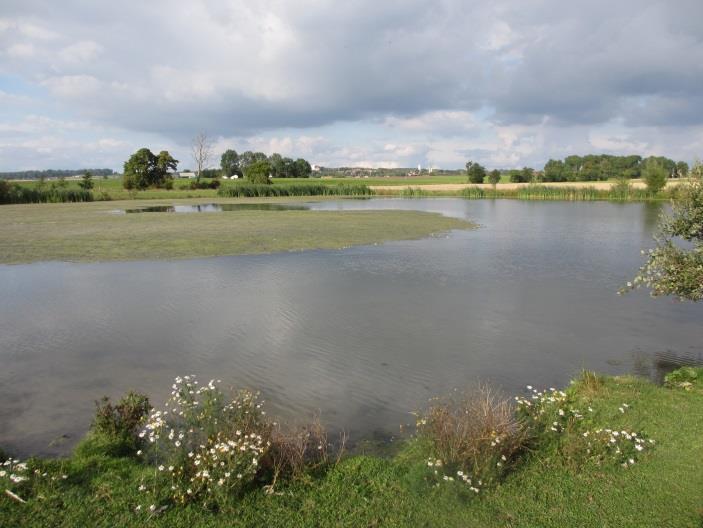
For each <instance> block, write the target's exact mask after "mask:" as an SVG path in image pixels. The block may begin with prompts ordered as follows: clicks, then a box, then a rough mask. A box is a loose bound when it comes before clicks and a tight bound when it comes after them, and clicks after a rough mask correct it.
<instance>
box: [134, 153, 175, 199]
mask: <svg viewBox="0 0 703 528" xmlns="http://www.w3.org/2000/svg"><path fill="white" fill-rule="evenodd" d="M177 166H178V160H176V159H174V158H173V157H172V156H171V155H170V154H169V153H168V151H165V150H162V151H161V152H159V155H158V156H155V155H154V154H153V153H152V152H151V151H150V150H149V149H148V148H141V149H139V150H138V151H137V152H135V153H134V154H132V155H131V156H130V158H129V159H128V160H127V161H125V163H124V176H123V180H122V183H123V185H124V188H125V189H129V190H132V189H138V190H141V189H146V188H148V187H161V186H163V185H165V184H166V180H168V179H170V178H171V176H170V174H169V171H175V170H176V167H177Z"/></svg>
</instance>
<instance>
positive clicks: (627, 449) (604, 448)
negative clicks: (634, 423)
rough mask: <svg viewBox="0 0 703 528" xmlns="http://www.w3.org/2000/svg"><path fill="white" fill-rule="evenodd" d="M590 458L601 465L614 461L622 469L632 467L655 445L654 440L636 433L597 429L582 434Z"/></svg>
mask: <svg viewBox="0 0 703 528" xmlns="http://www.w3.org/2000/svg"><path fill="white" fill-rule="evenodd" d="M582 437H583V441H584V442H585V443H586V448H585V449H586V453H587V454H588V456H589V457H590V458H591V459H593V460H595V461H596V462H597V463H600V462H602V461H605V460H612V461H614V462H617V463H619V464H620V465H622V467H629V466H632V465H633V464H634V463H635V462H636V461H637V459H638V458H639V455H640V453H641V452H642V451H644V450H645V449H647V448H649V447H651V446H652V445H654V443H655V442H654V440H653V439H651V438H649V439H648V438H645V437H644V435H643V434H642V433H636V432H634V431H624V430H623V431H615V430H612V429H596V430H595V431H585V432H584V433H583V434H582Z"/></svg>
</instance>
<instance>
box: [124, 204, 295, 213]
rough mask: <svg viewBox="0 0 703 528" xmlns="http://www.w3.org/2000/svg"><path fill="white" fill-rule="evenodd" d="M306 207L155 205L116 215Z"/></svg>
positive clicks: (277, 209)
mask: <svg viewBox="0 0 703 528" xmlns="http://www.w3.org/2000/svg"><path fill="white" fill-rule="evenodd" d="M306 209H309V207H308V206H305V205H294V204H277V203H231V204H227V203H225V204H217V203H209V204H193V205H155V206H152V207H138V208H135V209H125V210H124V211H115V212H116V213H221V212H222V211H304V210H306Z"/></svg>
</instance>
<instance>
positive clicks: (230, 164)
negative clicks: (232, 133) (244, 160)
mask: <svg viewBox="0 0 703 528" xmlns="http://www.w3.org/2000/svg"><path fill="white" fill-rule="evenodd" d="M220 168H221V169H222V174H223V175H224V176H227V177H228V178H231V177H232V176H234V175H235V174H237V175H238V176H241V175H242V173H241V171H240V169H239V154H237V151H236V150H234V149H227V150H225V151H224V153H223V154H222V157H221V158H220Z"/></svg>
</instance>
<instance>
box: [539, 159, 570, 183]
mask: <svg viewBox="0 0 703 528" xmlns="http://www.w3.org/2000/svg"><path fill="white" fill-rule="evenodd" d="M544 181H547V182H560V181H566V167H565V166H564V162H563V161H560V160H553V159H550V160H549V161H548V162H547V163H546V164H545V165H544Z"/></svg>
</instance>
